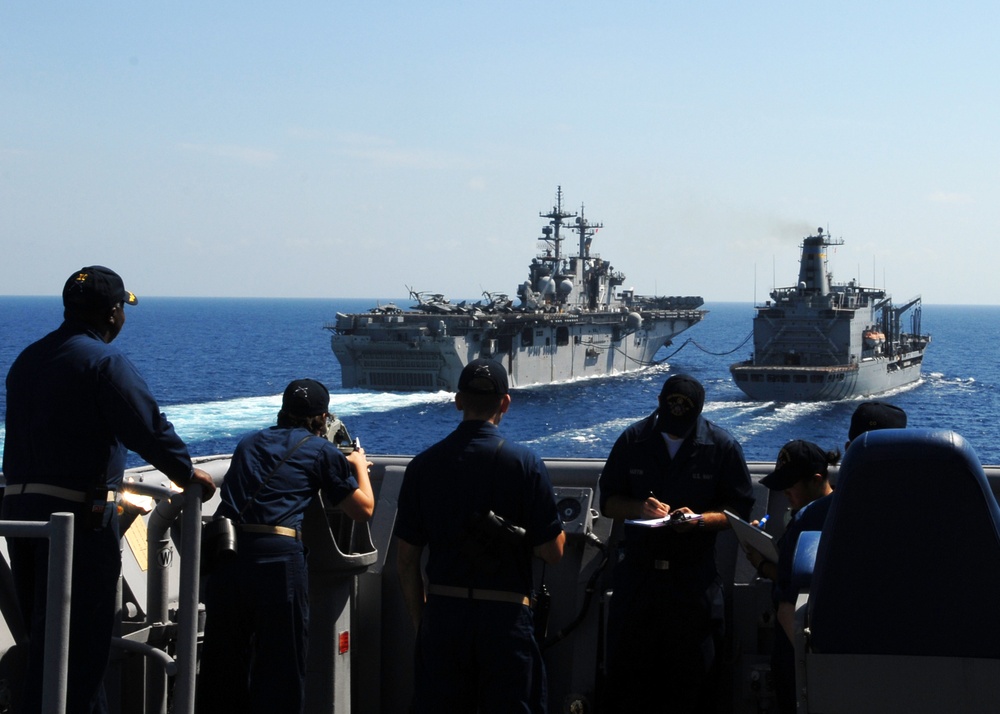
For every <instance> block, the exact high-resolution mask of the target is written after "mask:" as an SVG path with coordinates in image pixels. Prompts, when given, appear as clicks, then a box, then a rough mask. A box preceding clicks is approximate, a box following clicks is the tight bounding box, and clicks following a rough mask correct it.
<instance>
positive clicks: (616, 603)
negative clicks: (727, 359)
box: [600, 375, 754, 712]
mask: <svg viewBox="0 0 1000 714" xmlns="http://www.w3.org/2000/svg"><path fill="white" fill-rule="evenodd" d="M704 402H705V390H704V388H703V387H702V386H701V384H700V383H699V382H698V381H697V380H695V379H694V378H692V377H689V376H687V375H675V376H673V377H671V378H670V379H668V380H667V381H666V383H665V384H664V386H663V389H662V391H661V392H660V397H659V408H658V409H657V411H655V412H654V413H653V414H652V415H650V416H649V417H647V418H645V419H643V420H642V421H639V422H637V423H635V424H633V425H631V426H630V427H628V428H627V429H626V430H625V432H624V433H623V434H622V435H621V436H620V437H619V438H618V440H617V441H616V442H615V445H614V447H612V450H611V454H610V455H609V456H608V460H607V462H606V464H605V467H604V470H603V471H602V473H601V477H600V504H601V510H602V512H603V513H604V515H605V516H608V517H610V518H614V519H616V520H631V519H655V518H662V517H664V516H667V515H670V516H671V517H672V518H674V519H676V522H675V524H672V525H667V526H663V527H658V528H649V527H642V526H638V525H630V524H627V523H626V524H625V526H624V529H623V531H624V533H623V539H622V547H621V555H620V558H619V560H618V562H617V563H616V564H615V568H614V573H613V585H614V592H613V595H612V598H611V605H610V611H609V621H608V677H607V689H606V697H605V709H604V710H605V711H614V712H652V711H666V710H669V711H676V712H691V711H711V710H713V709H712V707H713V706H714V705H713V703H712V702H711V689H712V683H713V678H712V675H713V672H714V671H715V667H716V666H717V662H716V658H717V655H718V654H719V653H718V651H717V650H718V648H719V646H720V644H721V639H722V634H723V631H724V630H723V614H724V604H723V595H722V587H721V583H720V581H719V575H718V571H717V570H716V565H715V534H716V532H717V531H719V530H721V529H724V528H728V521H727V520H726V517H725V515H724V514H723V513H722V511H723V510H729V511H732V512H734V513H737V514H739V515H741V516H743V517H744V518H745V517H747V516H748V515H749V513H750V508H751V506H752V505H753V500H754V499H753V486H752V482H751V480H750V473H749V471H748V470H747V466H746V461H745V460H744V458H743V450H742V449H741V448H740V445H739V444H738V443H737V442H736V440H735V439H733V437H732V436H730V435H729V434H728V433H727V432H726V431H725V430H723V429H721V428H719V427H718V426H716V425H714V424H712V423H711V422H710V421H708V420H706V419H705V418H704V417H702V416H701V411H702V408H703V406H704ZM692 516H694V517H692ZM683 517H687V520H682V518H683Z"/></svg>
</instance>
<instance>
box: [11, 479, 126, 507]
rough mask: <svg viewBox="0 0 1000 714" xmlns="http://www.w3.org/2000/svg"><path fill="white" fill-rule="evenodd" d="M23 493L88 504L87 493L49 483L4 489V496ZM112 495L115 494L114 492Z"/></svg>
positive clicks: (21, 484)
mask: <svg viewBox="0 0 1000 714" xmlns="http://www.w3.org/2000/svg"><path fill="white" fill-rule="evenodd" d="M22 493H24V494H30V493H35V494H39V495H42V496H52V497H54V498H61V499H62V500H64V501H72V502H74V503H86V502H87V492H86V491H75V490H73V489H71V488H63V487H62V486H52V485H50V484H47V483H14V484H10V485H8V486H7V487H6V488H5V489H4V496H17V495H19V494H22ZM111 493H114V491H112V492H111ZM110 500H113V499H110Z"/></svg>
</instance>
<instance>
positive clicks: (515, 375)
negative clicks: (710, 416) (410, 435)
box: [326, 189, 706, 392]
mask: <svg viewBox="0 0 1000 714" xmlns="http://www.w3.org/2000/svg"><path fill="white" fill-rule="evenodd" d="M540 216H541V217H543V218H548V219H550V220H549V224H548V225H546V226H545V227H544V228H543V229H542V232H543V236H542V238H541V241H542V242H543V244H544V246H545V248H544V250H543V251H542V252H541V253H540V254H539V255H538V256H537V257H536V258H534V259H533V260H532V262H531V264H530V265H529V266H528V272H529V278H528V280H527V281H526V282H524V283H523V284H522V285H520V286H519V287H518V295H517V297H518V298H519V300H520V304H519V305H517V306H516V307H515V306H514V304H513V301H512V300H510V299H509V298H508V297H507V295H502V294H495V293H483V296H484V300H481V301H479V302H476V303H475V304H473V305H467V304H466V303H464V302H463V303H460V304H452V303H451V302H449V301H448V300H446V299H445V298H444V297H443V296H442V295H437V294H429V293H422V292H416V291H413V290H411V291H410V296H411V297H412V298H413V300H414V301H415V302H416V305H414V307H413V309H412V310H409V311H404V310H400V309H399V308H398V307H396V306H395V305H385V306H380V307H376V308H373V309H372V310H370V311H369V312H367V313H357V314H344V313H337V320H336V322H335V323H333V324H331V325H327V326H326V328H327V329H328V330H330V331H331V332H332V333H333V335H332V337H331V341H330V343H331V348H332V350H333V353H334V355H335V356H336V358H337V360H338V361H339V362H340V365H341V382H342V386H344V387H348V388H350V387H360V388H363V389H377V390H390V391H439V390H441V391H452V392H453V391H456V388H457V385H458V376H459V374H460V373H461V371H462V368H463V367H464V366H465V365H466V364H468V363H469V362H470V361H471V360H474V359H477V358H480V357H486V358H490V359H494V360H496V361H498V362H501V363H502V364H503V365H504V367H505V368H506V369H507V372H508V374H509V376H510V383H511V386H512V387H525V386H528V385H533V384H548V383H550V382H562V381H566V380H570V379H579V378H584V377H595V376H606V375H613V374H619V373H624V372H631V371H635V370H638V369H643V368H645V367H647V366H649V365H651V364H653V357H654V355H655V354H656V352H657V350H659V349H660V347H662V346H664V345H666V344H670V340H671V339H672V338H673V337H674V336H676V335H678V334H680V333H681V332H683V331H684V330H686V329H688V328H689V327H691V326H692V325H694V324H695V323H697V322H699V321H700V320H701V319H702V318H703V317H704V316H705V314H706V311H705V310H699V309H698V308H699V307H700V306H701V305H702V304H703V300H702V299H701V298H700V297H695V296H688V297H643V296H639V295H635V294H634V293H633V291H631V290H622V291H620V292H619V291H618V288H619V287H620V286H621V285H622V284H623V283H624V281H625V275H624V274H623V273H621V272H619V271H616V270H615V269H614V268H613V267H612V266H611V264H610V263H609V262H608V261H606V260H603V259H602V258H600V257H599V256H598V255H597V254H595V253H592V252H591V250H590V247H591V243H592V240H593V237H594V235H595V234H596V232H597V230H598V229H599V228H600V227H602V226H601V224H594V223H590V222H588V221H587V220H586V219H585V218H584V217H583V209H582V208H581V210H580V214H579V216H578V215H577V214H576V213H569V212H567V211H565V210H564V209H563V206H562V191H561V189H560V190H559V192H558V193H557V200H556V205H555V206H554V207H553V208H552V210H551V211H549V212H547V213H542V214H540ZM570 218H572V219H574V220H573V221H570V222H567V219H570ZM564 225H566V227H567V228H568V229H569V230H573V231H576V232H577V233H578V236H579V248H578V252H577V254H576V255H573V256H564V255H563V249H562V241H563V240H564V237H563V236H562V234H561V229H562V228H563V226H564Z"/></svg>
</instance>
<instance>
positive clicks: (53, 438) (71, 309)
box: [2, 265, 215, 714]
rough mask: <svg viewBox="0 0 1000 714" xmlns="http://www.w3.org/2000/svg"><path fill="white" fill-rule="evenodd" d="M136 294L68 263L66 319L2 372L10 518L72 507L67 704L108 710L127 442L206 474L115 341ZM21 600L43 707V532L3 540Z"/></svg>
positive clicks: (203, 478) (182, 481) (30, 682)
mask: <svg viewBox="0 0 1000 714" xmlns="http://www.w3.org/2000/svg"><path fill="white" fill-rule="evenodd" d="M137 302H138V301H137V299H136V297H135V295H134V294H132V293H131V292H129V291H127V290H126V289H125V285H124V283H123V282H122V279H121V277H120V276H119V275H118V274H117V273H115V272H114V271H113V270H109V269H108V268H105V267H103V266H98V265H95V266H90V267H86V268H82V269H80V270H79V271H77V272H75V273H73V275H71V276H70V277H69V279H68V280H67V281H66V283H65V286H64V287H63V307H64V318H65V319H64V321H63V323H62V324H61V325H60V326H59V328H58V329H56V330H55V331H54V332H51V333H49V334H48V335H46V336H45V337H43V338H42V339H40V340H38V341H37V342H35V343H34V344H32V345H30V346H28V347H27V348H26V349H25V350H24V351H23V352H22V353H21V354H20V356H18V358H17V359H16V360H15V361H14V364H13V365H12V366H11V368H10V372H9V373H8V374H7V438H6V443H5V448H4V457H3V473H4V478H5V480H6V488H5V491H4V497H3V505H2V517H3V519H4V520H17V521H28V520H30V521H39V520H48V519H49V516H50V515H51V514H53V513H57V512H69V513H73V514H74V515H75V520H74V525H75V529H74V536H73V574H72V598H71V602H70V643H69V678H68V681H67V709H66V711H67V712H86V713H87V714H89V713H90V712H106V711H108V708H107V707H108V705H107V701H106V698H105V694H104V687H103V678H104V671H105V669H106V667H107V662H108V654H109V652H110V647H111V635H112V629H113V626H114V621H115V597H116V589H117V585H118V576H119V574H120V572H121V549H120V545H119V538H120V535H119V528H118V517H117V507H116V503H115V499H116V494H117V492H118V490H119V488H120V487H121V484H122V478H123V476H124V470H125V455H126V450H128V449H131V450H132V451H134V452H136V453H138V454H139V455H140V456H141V457H142V458H143V459H145V460H146V461H148V462H149V463H151V464H152V465H154V466H156V467H157V468H158V469H160V470H161V471H162V472H163V473H164V474H166V475H167V476H168V477H169V478H170V479H171V480H172V481H173V482H174V483H176V484H177V485H179V486H182V487H185V486H188V485H189V484H190V485H197V486H198V487H200V488H201V489H202V492H203V497H205V498H208V497H211V495H212V494H213V493H214V492H215V485H214V484H213V482H212V478H211V476H209V475H208V474H207V473H205V472H204V471H201V470H198V469H194V468H193V467H192V465H191V458H190V456H189V455H188V451H187V448H186V447H185V445H184V443H183V442H182V441H181V439H180V438H179V437H178V436H177V434H176V432H175V431H174V428H173V426H171V424H170V422H169V421H167V419H166V417H165V416H164V415H163V414H162V413H161V412H160V409H159V406H158V405H157V403H156V400H155V399H154V398H153V395H152V394H150V391H149V388H148V387H147V386H146V383H145V381H144V380H143V379H142V377H141V376H140V375H139V373H138V372H137V371H136V369H135V367H134V366H133V365H132V363H131V362H130V361H129V360H128V358H127V357H125V355H123V354H122V353H121V352H120V351H119V350H118V349H117V348H115V347H113V346H112V345H111V342H112V341H113V340H114V339H115V338H116V337H117V336H118V335H119V333H120V332H121V330H122V327H123V326H124V324H125V309H124V308H125V305H135V304H136V303H137ZM8 548H9V551H10V559H11V569H12V571H13V576H14V584H15V588H16V590H17V596H18V602H19V604H20V608H21V613H22V615H23V616H24V620H25V624H26V625H27V628H28V635H29V642H28V664H27V671H26V672H25V677H24V692H23V695H22V697H23V698H22V700H21V703H20V706H19V707H18V711H20V712H37V711H39V710H40V709H41V696H42V644H43V640H44V627H45V614H46V613H45V609H46V608H45V598H46V567H47V562H48V544H47V541H46V540H45V539H34V538H11V539H9V540H8Z"/></svg>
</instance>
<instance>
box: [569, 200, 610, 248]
mask: <svg viewBox="0 0 1000 714" xmlns="http://www.w3.org/2000/svg"><path fill="white" fill-rule="evenodd" d="M598 228H604V224H603V223H588V222H587V219H586V218H584V217H583V204H582V203H581V204H580V216H579V218H577V219H576V225H575V226H573V228H572V230H574V231H576V232H577V233H579V234H580V257H581V258H582V259H584V260H586V259H587V258H589V257H590V242H591V241H592V240H593V239H594V234H595V233H597V229H598Z"/></svg>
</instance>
